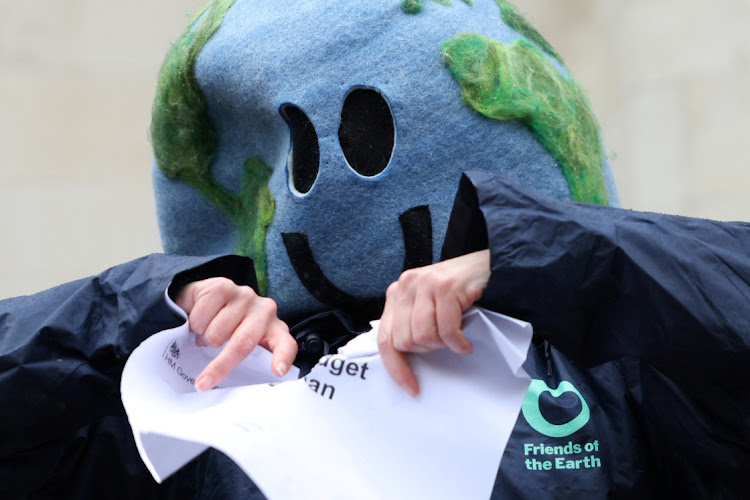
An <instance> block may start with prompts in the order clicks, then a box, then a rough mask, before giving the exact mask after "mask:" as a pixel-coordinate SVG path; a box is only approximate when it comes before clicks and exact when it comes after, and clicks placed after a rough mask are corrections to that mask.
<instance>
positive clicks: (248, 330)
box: [195, 316, 268, 392]
mask: <svg viewBox="0 0 750 500" xmlns="http://www.w3.org/2000/svg"><path fill="white" fill-rule="evenodd" d="M267 328H268V321H258V316H255V317H253V318H252V319H245V321H243V322H242V323H241V324H240V326H239V327H237V330H235V331H234V332H233V333H232V336H231V337H230V338H229V340H228V341H227V343H226V345H225V346H224V349H222V350H221V352H220V353H219V354H218V355H217V356H216V357H215V358H214V359H213V360H212V361H211V362H210V363H209V364H208V366H206V368H204V369H203V371H202V372H201V374H200V375H198V378H197V379H196V380H195V388H196V389H197V390H198V391H200V392H205V391H207V390H209V389H211V388H213V387H214V386H215V385H217V384H219V383H220V382H221V381H222V380H224V378H226V376H227V375H229V372H231V371H232V370H233V369H235V368H236V367H237V365H239V364H240V363H241V362H242V360H243V359H245V358H246V357H247V356H248V355H249V354H250V353H251V352H252V350H253V349H255V346H256V345H257V344H258V341H259V340H260V338H261V337H262V336H263V333H264V332H265V331H266V329H267Z"/></svg>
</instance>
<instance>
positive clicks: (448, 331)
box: [435, 295, 473, 354]
mask: <svg viewBox="0 0 750 500" xmlns="http://www.w3.org/2000/svg"><path fill="white" fill-rule="evenodd" d="M435 314H436V317H437V326H438V333H439V335H440V338H441V339H442V340H443V342H445V344H446V345H447V346H448V347H449V348H450V350H451V351H453V352H455V353H459V354H469V353H470V352H471V351H472V349H473V346H472V345H471V342H469V340H468V339H467V338H466V337H464V334H463V332H461V316H462V314H463V310H462V309H461V304H459V303H458V301H456V300H455V299H453V298H450V297H447V296H443V295H441V296H438V297H437V305H436V313H435Z"/></svg>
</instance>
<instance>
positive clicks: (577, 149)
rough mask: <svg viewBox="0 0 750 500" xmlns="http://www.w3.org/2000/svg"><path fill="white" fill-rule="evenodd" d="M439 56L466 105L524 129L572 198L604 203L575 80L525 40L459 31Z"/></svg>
mask: <svg viewBox="0 0 750 500" xmlns="http://www.w3.org/2000/svg"><path fill="white" fill-rule="evenodd" d="M442 55H443V60H444V61H445V63H446V64H447V66H448V67H449V68H450V70H451V72H452V73H453V76H454V77H455V78H456V80H457V81H458V83H459V84H460V86H461V94H462V96H463V98H464V101H466V103H467V104H469V105H470V106H471V107H472V108H473V109H474V110H475V111H477V112H479V113H481V114H482V115H484V116H487V117H489V118H494V119H497V120H516V121H519V122H521V123H524V124H525V125H527V126H528V127H529V128H530V129H531V130H532V131H533V133H534V135H535V136H536V138H537V139H538V140H539V142H540V143H541V144H542V145H543V146H544V147H545V148H546V149H547V151H549V153H550V154H551V155H552V156H553V157H554V158H555V159H556V160H557V162H558V163H559V164H560V166H561V168H562V171H563V175H564V176H565V178H566V180H567V182H568V186H569V187H570V193H571V196H572V198H573V199H574V200H576V201H584V202H588V203H596V204H601V205H606V204H608V200H607V191H606V188H605V184H604V175H603V172H602V150H601V144H600V141H599V127H598V124H597V122H596V119H595V118H594V114H593V113H592V112H591V110H590V107H589V104H588V101H587V100H586V98H585V96H584V94H583V91H582V90H581V88H580V87H579V86H578V84H577V83H576V82H575V81H573V80H572V79H570V80H568V79H566V78H565V77H564V76H562V75H561V74H560V72H559V71H558V70H557V68H556V67H555V66H554V65H553V64H552V63H551V62H550V60H549V59H548V58H547V57H546V56H545V55H544V54H543V53H542V52H541V51H540V50H539V49H538V48H537V47H536V46H534V45H532V44H531V43H529V42H527V41H526V40H517V41H516V42H514V43H512V44H503V43H501V42H498V41H496V40H491V39H489V38H485V37H483V36H480V35H477V34H473V33H463V34H460V35H457V36H455V37H453V38H452V39H450V40H448V41H447V42H444V43H443V45H442Z"/></svg>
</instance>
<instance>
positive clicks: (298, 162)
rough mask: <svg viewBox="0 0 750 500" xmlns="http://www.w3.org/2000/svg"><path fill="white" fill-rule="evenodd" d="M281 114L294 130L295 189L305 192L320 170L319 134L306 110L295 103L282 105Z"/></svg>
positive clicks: (292, 165) (291, 173)
mask: <svg viewBox="0 0 750 500" xmlns="http://www.w3.org/2000/svg"><path fill="white" fill-rule="evenodd" d="M281 115H282V116H283V117H284V119H286V122H287V123H288V124H289V128H290V129H291V131H292V151H291V153H290V154H289V176H290V181H291V183H292V187H293V189H294V190H296V191H297V192H299V193H301V194H305V193H307V192H309V191H310V189H312V186H313V184H314V183H315V179H316V178H317V177H318V170H320V146H318V134H317V133H316V132H315V127H314V126H313V124H312V122H311V121H310V119H309V118H308V117H307V115H306V114H305V112H304V111H302V110H301V109H299V108H298V107H297V106H295V105H294V104H284V105H282V106H281Z"/></svg>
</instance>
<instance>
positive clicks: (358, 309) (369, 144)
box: [279, 87, 432, 319]
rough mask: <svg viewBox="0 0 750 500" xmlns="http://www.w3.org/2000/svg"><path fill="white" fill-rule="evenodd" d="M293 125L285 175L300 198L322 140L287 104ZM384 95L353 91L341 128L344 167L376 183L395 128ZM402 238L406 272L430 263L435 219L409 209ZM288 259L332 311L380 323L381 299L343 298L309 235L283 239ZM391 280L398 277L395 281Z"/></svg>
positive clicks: (424, 209) (316, 167) (316, 166)
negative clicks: (319, 257) (327, 274)
mask: <svg viewBox="0 0 750 500" xmlns="http://www.w3.org/2000/svg"><path fill="white" fill-rule="evenodd" d="M279 111H280V112H281V115H282V116H283V117H284V119H285V120H286V122H287V124H288V125H289V130H290V132H291V149H290V152H289V161H288V168H287V171H288V173H289V188H290V190H291V191H292V192H293V193H294V194H295V195H297V196H299V197H304V196H306V195H307V194H308V193H310V192H311V190H312V189H313V186H314V185H315V183H316V181H317V178H318V174H319V172H320V144H319V143H318V134H317V132H316V131H315V126H314V125H313V123H312V121H310V118H308V116H307V114H305V112H304V111H303V110H302V109H300V108H299V107H298V106H295V105H294V104H291V103H287V104H284V105H282V106H281V109H280V110H279ZM395 127H396V126H395V120H394V118H393V113H392V111H391V107H390V104H389V103H388V101H387V99H386V97H385V95H383V94H382V93H381V92H380V91H378V90H376V89H374V88H369V87H356V88H353V89H352V90H351V91H350V92H349V93H348V94H347V95H346V97H345V99H344V103H343V106H342V109H341V121H340V124H339V131H338V132H339V133H338V138H339V144H340V146H341V152H342V153H343V155H344V158H345V159H346V164H347V165H348V166H349V168H350V169H351V170H352V171H353V173H355V174H356V175H357V176H360V177H362V178H374V177H376V176H378V175H379V174H381V173H382V172H383V171H384V170H385V169H386V168H387V167H388V165H389V164H390V161H391V158H392V157H393V152H394V148H395V144H396V128H395ZM398 220H399V222H400V223H401V230H402V232H403V235H404V265H403V269H404V270H406V269H411V268H414V267H420V266H426V265H428V264H431V263H432V218H431V215H430V209H429V207H428V206H426V205H422V206H417V207H414V208H410V209H409V210H407V211H405V212H404V213H402V214H401V215H399V217H398ZM281 237H282V240H283V241H284V246H285V247H286V253H287V255H288V256H289V260H290V261H291V263H292V267H294V271H295V272H296V273H297V276H298V277H299V279H300V281H301V282H302V284H303V285H304V286H305V288H306V289H307V291H308V292H310V294H312V296H313V297H315V298H316V299H318V300H319V301H321V302H323V303H324V304H326V305H328V306H330V307H331V308H333V309H342V310H344V311H346V312H348V313H350V314H352V315H354V316H357V317H360V318H365V319H377V318H379V317H380V316H381V315H382V313H383V306H384V305H385V290H383V294H382V295H378V296H374V297H367V296H366V297H361V296H356V295H351V294H349V293H347V292H344V291H343V290H341V289H340V288H339V287H337V286H336V285H335V284H333V283H332V282H331V280H329V279H328V277H327V276H326V275H325V272H324V271H323V270H322V269H321V268H320V265H319V264H318V262H317V260H316V259H315V254H314V253H313V251H312V249H311V248H310V242H309V241H308V239H307V235H306V234H305V233H282V234H281ZM392 278H393V280H395V279H396V278H398V276H393V277H392Z"/></svg>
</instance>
